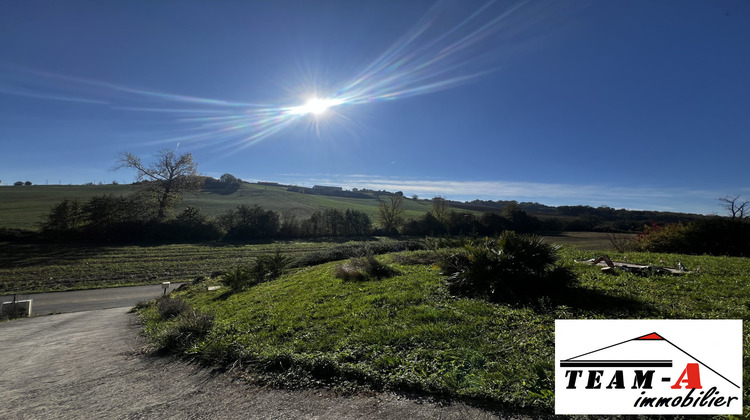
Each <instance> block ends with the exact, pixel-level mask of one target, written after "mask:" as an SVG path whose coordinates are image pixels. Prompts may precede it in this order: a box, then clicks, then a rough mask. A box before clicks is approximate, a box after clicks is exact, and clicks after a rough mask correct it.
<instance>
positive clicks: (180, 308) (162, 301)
mask: <svg viewBox="0 0 750 420" xmlns="http://www.w3.org/2000/svg"><path fill="white" fill-rule="evenodd" d="M156 309H157V310H158V312H159V316H161V318H162V319H172V318H175V317H177V316H179V315H182V314H183V313H186V312H187V311H189V310H190V305H189V304H188V303H187V302H185V301H184V300H182V299H180V298H171V297H169V296H162V297H160V298H159V299H157V300H156Z"/></svg>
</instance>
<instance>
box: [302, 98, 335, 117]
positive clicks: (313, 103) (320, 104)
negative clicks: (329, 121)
mask: <svg viewBox="0 0 750 420" xmlns="http://www.w3.org/2000/svg"><path fill="white" fill-rule="evenodd" d="M342 103H343V101H342V100H340V99H322V98H310V99H309V100H308V101H307V103H305V104H304V105H300V106H295V107H292V108H290V109H289V112H290V113H292V114H299V115H304V114H313V115H315V116H319V115H322V114H324V113H325V112H326V111H328V110H329V109H330V108H332V107H334V106H337V105H341V104H342Z"/></svg>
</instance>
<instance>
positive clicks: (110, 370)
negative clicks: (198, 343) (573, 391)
mask: <svg viewBox="0 0 750 420" xmlns="http://www.w3.org/2000/svg"><path fill="white" fill-rule="evenodd" d="M129 309H130V307H129V306H128V307H124V308H115V309H105V310H98V311H87V312H75V313H66V314H58V315H51V316H44V317H32V318H24V319H17V320H14V321H9V322H4V323H0V338H1V339H0V370H1V371H2V376H0V378H1V379H0V417H2V418H14V419H15V418H19V419H22V418H27V419H91V418H96V419H155V418H159V419H162V418H163V419H273V418H276V419H287V418H304V419H318V418H319V419H329V418H330V419H348V418H351V419H354V418H357V419H404V418H408V419H436V418H442V419H484V418H495V414H493V413H489V412H486V411H483V410H479V409H477V408H474V407H470V406H467V405H464V404H452V405H440V404H436V403H434V402H432V401H429V400H415V399H410V398H404V397H402V396H398V395H396V394H390V393H384V394H376V395H365V396H352V397H341V396H335V395H331V394H328V393H326V392H323V391H281V390H273V389H265V388H259V387H256V386H252V385H249V384H247V383H246V382H243V381H241V380H238V379H235V378H233V376H232V375H231V374H229V373H219V372H215V371H212V370H211V369H208V368H202V367H200V366H197V365H195V364H187V363H185V362H182V361H176V360H174V359H171V358H163V357H153V356H149V355H148V354H146V353H145V352H144V351H143V346H144V345H145V343H144V342H143V339H142V338H141V337H140V335H139V331H140V327H139V325H138V324H137V316H136V315H134V314H128V313H127V311H128V310H129Z"/></svg>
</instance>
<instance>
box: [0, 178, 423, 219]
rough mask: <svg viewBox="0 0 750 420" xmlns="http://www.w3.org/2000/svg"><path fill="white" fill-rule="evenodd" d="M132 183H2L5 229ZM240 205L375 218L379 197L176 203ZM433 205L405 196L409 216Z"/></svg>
mask: <svg viewBox="0 0 750 420" xmlns="http://www.w3.org/2000/svg"><path fill="white" fill-rule="evenodd" d="M135 188H136V187H135V186H133V185H31V186H18V187H16V186H13V187H11V186H4V187H0V228H20V229H30V230H36V229H38V228H39V225H40V223H41V222H42V221H43V220H44V218H45V217H46V216H47V214H48V213H49V211H50V209H51V208H52V207H53V206H54V205H56V204H58V203H59V202H61V201H62V200H65V199H68V200H74V199H77V200H79V201H80V202H81V203H84V202H86V201H88V200H89V199H91V197H94V196H97V195H104V194H114V195H116V196H120V195H128V194H131V193H132V192H133V191H135ZM241 204H247V205H255V204H257V205H259V206H261V207H263V208H264V209H267V210H275V211H277V212H279V213H284V212H287V211H289V212H292V213H294V214H295V215H296V216H297V217H299V218H301V219H304V218H306V217H308V216H310V214H312V213H313V212H315V211H316V210H324V209H327V208H332V209H339V210H346V209H352V210H360V211H363V212H365V213H367V214H368V215H369V216H370V218H371V219H372V220H373V221H375V220H376V216H377V209H378V205H379V201H378V200H377V199H376V198H370V199H364V198H345V197H333V196H323V195H312V194H301V193H296V192H290V191H286V188H285V187H280V186H264V185H258V184H247V183H246V184H243V186H242V188H241V189H240V190H238V191H236V192H234V193H232V194H227V195H224V194H218V193H213V192H201V193H197V194H189V193H188V194H185V195H184V199H183V201H182V202H181V203H180V204H179V205H178V206H177V209H176V211H178V212H179V211H180V210H181V209H184V208H185V207H187V206H194V207H197V208H199V209H201V211H203V212H204V213H205V214H207V215H209V216H212V217H215V216H218V215H219V214H222V213H224V212H226V211H227V210H229V209H231V208H234V207H237V206H238V205H241ZM429 208H430V202H429V200H418V201H414V200H412V199H405V200H404V210H405V212H404V216H405V217H406V218H415V217H418V216H421V215H423V214H425V213H426V212H427V211H428V210H429Z"/></svg>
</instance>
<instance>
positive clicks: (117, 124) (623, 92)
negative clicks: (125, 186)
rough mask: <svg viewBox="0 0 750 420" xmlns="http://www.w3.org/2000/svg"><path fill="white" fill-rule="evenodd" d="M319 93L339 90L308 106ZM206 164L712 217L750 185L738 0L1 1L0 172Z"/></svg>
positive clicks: (452, 193) (73, 174)
mask: <svg viewBox="0 0 750 420" xmlns="http://www.w3.org/2000/svg"><path fill="white" fill-rule="evenodd" d="M313 97H317V98H319V99H321V100H323V101H328V102H323V103H324V104H327V105H329V106H330V108H328V109H327V110H326V111H324V112H322V113H320V114H315V113H312V112H307V111H310V110H311V109H312V108H307V107H305V104H306V103H307V101H308V100H309V99H310V98H313ZM161 149H171V150H175V149H176V150H177V151H178V152H180V153H185V152H190V153H192V154H193V155H194V157H195V159H196V161H197V162H198V165H199V170H200V172H201V173H203V174H206V175H211V176H215V177H218V176H220V175H221V174H223V173H232V174H234V175H235V176H238V177H240V178H243V179H245V180H249V181H258V180H266V181H280V182H286V183H295V184H299V185H308V186H310V185H313V184H333V185H341V186H345V187H349V188H351V187H360V188H361V187H368V188H385V189H388V190H401V191H403V192H404V193H405V194H407V195H412V194H418V195H419V196H421V197H426V198H429V197H432V196H435V195H442V196H444V197H448V198H452V199H459V200H471V199H475V198H480V199H490V200H513V199H515V200H518V201H538V202H541V203H545V204H550V205H561V204H587V205H593V206H599V205H607V206H612V207H615V208H631V209H656V210H673V211H684V212H699V213H714V212H716V213H721V211H722V210H721V208H720V206H719V203H718V201H717V198H718V197H722V196H726V195H729V194H732V195H734V194H743V195H745V197H748V196H750V182H748V179H750V175H749V174H748V167H749V166H750V165H748V163H749V160H750V2H747V1H744V0H735V1H732V0H724V1H710V0H695V1H693V0H673V1H654V0H641V1H639V0H628V1H615V0H612V1H590V2H585V1H553V2H540V1H532V2H527V3H524V2H505V1H497V2H494V3H493V2H484V1H473V0H458V1H455V2H432V1H417V0H411V1H396V0H393V1H388V0H372V1H366V0H361V1H350V0H342V1H308V0H300V1H285V0H274V1H270V0H269V1H239V0H238V1H170V0H164V1H145V0H143V1H137V0H136V1H98V0H96V1H70V0H54V1H53V0H48V1H38V0H24V1H5V2H2V3H0V180H2V183H3V184H4V185H7V184H12V183H13V182H15V181H19V180H20V181H26V180H29V181H32V182H33V183H35V184H44V183H50V184H57V183H63V184H68V183H74V184H78V183H86V182H95V183H96V182H104V183H110V182H112V181H114V180H117V181H118V182H121V183H125V182H131V181H133V180H134V178H135V174H134V173H132V172H130V171H128V170H118V171H113V170H112V168H113V167H114V166H115V164H116V159H117V155H118V153H119V152H125V151H127V152H131V153H135V154H137V155H140V156H142V157H143V158H144V159H145V160H148V159H149V156H152V155H153V154H154V153H156V152H157V151H159V150H161Z"/></svg>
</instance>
